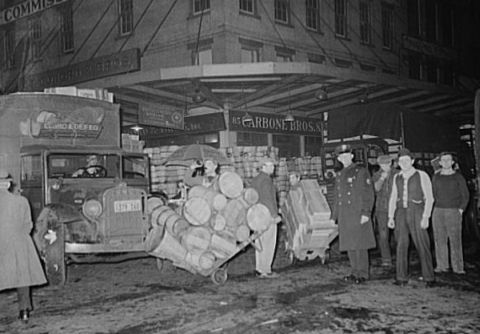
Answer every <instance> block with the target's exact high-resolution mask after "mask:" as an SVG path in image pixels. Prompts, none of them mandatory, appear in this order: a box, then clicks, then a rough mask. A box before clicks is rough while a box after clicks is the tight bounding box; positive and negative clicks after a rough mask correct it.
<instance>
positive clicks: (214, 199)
mask: <svg viewBox="0 0 480 334" xmlns="http://www.w3.org/2000/svg"><path fill="white" fill-rule="evenodd" d="M193 197H201V198H203V199H205V200H206V201H207V203H208V205H209V206H210V207H211V208H213V209H215V210H217V211H220V210H222V209H223V208H224V207H225V205H227V198H226V197H225V195H223V194H222V193H219V192H218V191H216V190H215V189H213V188H209V187H205V186H202V185H198V186H194V187H192V188H191V189H190V191H189V192H188V198H193Z"/></svg>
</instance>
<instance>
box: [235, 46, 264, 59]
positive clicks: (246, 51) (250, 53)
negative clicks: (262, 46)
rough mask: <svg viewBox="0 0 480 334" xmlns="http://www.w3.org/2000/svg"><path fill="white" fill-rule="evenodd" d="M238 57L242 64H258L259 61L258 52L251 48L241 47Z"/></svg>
mask: <svg viewBox="0 0 480 334" xmlns="http://www.w3.org/2000/svg"><path fill="white" fill-rule="evenodd" d="M240 57H241V59H240V61H241V62H242V63H258V62H259V61H260V50H259V49H256V48H253V47H248V46H242V50H241V56H240Z"/></svg>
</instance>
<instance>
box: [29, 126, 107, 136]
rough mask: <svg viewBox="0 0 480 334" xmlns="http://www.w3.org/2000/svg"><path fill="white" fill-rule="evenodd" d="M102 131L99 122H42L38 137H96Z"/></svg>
mask: <svg viewBox="0 0 480 334" xmlns="http://www.w3.org/2000/svg"><path fill="white" fill-rule="evenodd" d="M100 131H102V126H101V125H99V124H86V123H56V124H48V123H41V128H40V132H39V134H38V136H37V137H54V138H56V137H58V138H60V137H63V138H65V137H67V138H70V137H77V138H96V137H98V135H99V134H100Z"/></svg>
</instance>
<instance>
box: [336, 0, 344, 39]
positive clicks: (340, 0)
mask: <svg viewBox="0 0 480 334" xmlns="http://www.w3.org/2000/svg"><path fill="white" fill-rule="evenodd" d="M335 34H336V35H337V36H342V37H346V36H347V2H346V0H335Z"/></svg>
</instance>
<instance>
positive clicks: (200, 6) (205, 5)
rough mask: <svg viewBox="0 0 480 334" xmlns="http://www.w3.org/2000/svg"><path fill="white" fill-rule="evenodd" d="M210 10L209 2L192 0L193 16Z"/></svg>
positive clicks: (206, 0) (207, 0) (208, 0)
mask: <svg viewBox="0 0 480 334" xmlns="http://www.w3.org/2000/svg"><path fill="white" fill-rule="evenodd" d="M208 10H210V0H193V15H195V14H200V13H201V12H204V11H208Z"/></svg>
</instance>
